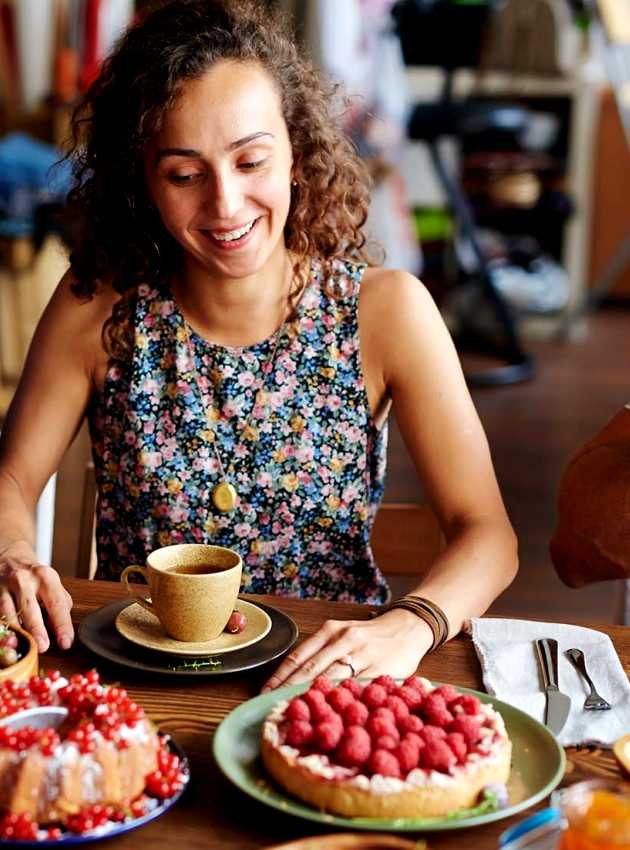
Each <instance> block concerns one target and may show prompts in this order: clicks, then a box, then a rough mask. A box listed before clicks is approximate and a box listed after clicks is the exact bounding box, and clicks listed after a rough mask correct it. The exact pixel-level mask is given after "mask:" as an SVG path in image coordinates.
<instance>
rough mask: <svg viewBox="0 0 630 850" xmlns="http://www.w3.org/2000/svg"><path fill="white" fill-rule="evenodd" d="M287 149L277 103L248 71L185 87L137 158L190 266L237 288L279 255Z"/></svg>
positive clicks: (228, 68)
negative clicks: (230, 281) (142, 157)
mask: <svg viewBox="0 0 630 850" xmlns="http://www.w3.org/2000/svg"><path fill="white" fill-rule="evenodd" d="M292 162H293V159H292V154H291V144H290V141H289V136H288V132H287V128H286V125H285V122H284V118H283V115H282V111H281V106H280V99H279V96H278V93H277V92H276V89H275V87H274V84H273V82H272V80H271V78H270V77H269V76H268V74H267V73H266V72H265V71H264V70H263V69H262V68H261V66H259V65H258V64H256V63H253V62H251V63H250V62H229V61H222V62H220V63H218V64H217V65H215V66H214V67H213V68H212V69H211V70H210V71H208V72H207V73H206V74H205V75H204V76H203V77H201V78H200V79H198V80H194V81H192V82H189V83H186V85H185V86H184V88H183V90H182V94H181V96H180V97H179V99H178V100H177V103H176V104H175V106H174V107H173V109H172V110H171V111H170V112H168V113H167V114H166V116H165V119H164V122H163V126H162V129H161V130H160V132H159V133H157V134H156V136H155V137H154V138H153V139H152V141H151V143H150V144H149V146H148V147H147V151H146V155H145V178H146V182H147V188H148V191H149V196H150V198H151V200H152V201H153V203H154V204H155V206H156V207H157V209H158V211H159V213H160V216H161V217H162V221H163V223H164V226H165V227H166V229H167V230H168V231H169V233H170V234H171V235H172V236H173V237H174V238H175V239H176V240H177V241H178V242H179V244H180V245H182V247H183V248H184V249H185V251H186V252H187V255H188V259H189V260H192V261H193V262H194V263H196V264H197V265H199V266H201V267H202V268H204V269H205V270H206V271H208V272H209V273H210V274H214V275H218V276H221V277H234V278H242V277H246V276H248V275H251V274H255V273H256V272H257V271H260V269H262V268H263V266H264V265H265V263H266V262H267V261H268V260H269V259H270V257H271V256H272V254H273V253H274V251H276V250H280V249H283V248H284V236H283V231H284V226H285V223H286V220H287V215H288V212H289V205H290V201H291V168H292Z"/></svg>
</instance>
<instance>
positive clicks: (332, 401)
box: [328, 395, 341, 410]
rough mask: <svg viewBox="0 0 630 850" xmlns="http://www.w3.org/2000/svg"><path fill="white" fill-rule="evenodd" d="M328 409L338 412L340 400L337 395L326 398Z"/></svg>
mask: <svg viewBox="0 0 630 850" xmlns="http://www.w3.org/2000/svg"><path fill="white" fill-rule="evenodd" d="M328 407H329V408H330V410H339V408H340V407H341V398H340V397H339V396H338V395H331V396H329V398H328Z"/></svg>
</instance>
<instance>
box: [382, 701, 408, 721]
mask: <svg viewBox="0 0 630 850" xmlns="http://www.w3.org/2000/svg"><path fill="white" fill-rule="evenodd" d="M385 706H386V708H389V709H390V711H392V712H393V713H394V717H395V719H396V723H400V721H401V720H402V719H403V718H404V717H409V706H408V705H407V703H406V702H405V701H404V700H402V699H401V698H400V697H397V696H395V695H394V694H390V695H389V696H388V697H387V699H386V700H385Z"/></svg>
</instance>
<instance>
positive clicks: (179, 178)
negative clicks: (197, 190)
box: [168, 172, 201, 186]
mask: <svg viewBox="0 0 630 850" xmlns="http://www.w3.org/2000/svg"><path fill="white" fill-rule="evenodd" d="M198 177H201V174H200V173H199V172H195V173H194V174H171V175H170V177H169V178H168V179H169V180H170V181H171V183H174V184H175V185H176V186H186V185H187V184H189V183H192V182H193V181H194V180H196V179H197V178H198Z"/></svg>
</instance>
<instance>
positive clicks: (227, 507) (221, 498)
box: [182, 316, 289, 513]
mask: <svg viewBox="0 0 630 850" xmlns="http://www.w3.org/2000/svg"><path fill="white" fill-rule="evenodd" d="M288 321H289V320H288V318H287V319H285V321H284V322H283V323H282V325H281V326H280V328H279V329H278V331H277V333H276V339H275V342H274V344H273V347H272V349H271V352H270V354H269V356H268V357H267V359H266V360H265V362H264V363H263V365H262V368H261V372H262V380H261V382H260V386H259V387H258V389H257V390H256V392H255V394H254V407H253V408H252V411H251V412H250V414H249V416H248V417H247V419H246V420H245V425H244V426H243V428H242V430H241V437H240V440H239V443H238V445H240V444H241V443H242V442H243V440H244V439H249V440H250V441H252V442H256V441H257V440H258V436H259V431H258V429H257V428H256V427H255V426H254V425H253V423H252V417H253V411H254V409H255V408H256V406H257V405H259V404H261V403H262V404H264V408H265V416H266V415H267V413H268V410H269V394H268V390H267V382H268V380H269V376H270V375H271V374H273V366H274V363H275V359H276V353H277V351H278V347H279V345H280V340H281V339H282V338H283V337H284V335H285V332H286V329H287V325H288ZM182 327H183V329H184V338H185V343H186V347H187V349H188V354H189V357H190V362H191V364H192V374H193V378H194V379H195V383H196V384H197V385H198V383H199V381H198V378H199V373H198V370H197V366H196V364H195V352H194V349H193V345H192V340H191V338H190V331H189V328H188V323H187V322H186V320H185V319H184V317H183V316H182ZM202 405H203V400H202ZM215 409H217V408H215ZM211 412H212V411H211V410H210V409H208V410H206V423H207V426H208V427H207V432H208V433H209V435H210V436H209V437H207V441H208V442H209V444H210V447H211V448H212V450H213V452H214V456H215V458H216V461H217V465H218V467H219V472H220V474H221V481H220V482H219V483H218V484H216V485H215V486H214V487H213V489H212V501H213V503H214V506H215V507H216V508H217V510H219V511H221V513H229V512H230V511H233V510H234V508H235V507H236V505H237V503H238V492H237V490H236V487H235V486H234V484H233V483H232V482H231V481H230V479H229V476H228V474H227V471H226V469H225V465H224V463H223V459H222V458H221V453H220V452H219V447H218V445H217V443H218V435H217V430H216V428H215V427H214V419H215V417H214V416H212V415H211ZM246 435H247V436H246Z"/></svg>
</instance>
